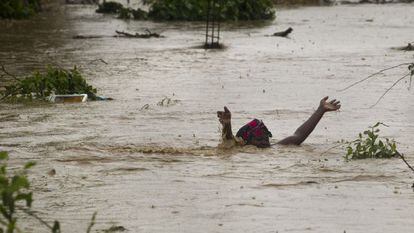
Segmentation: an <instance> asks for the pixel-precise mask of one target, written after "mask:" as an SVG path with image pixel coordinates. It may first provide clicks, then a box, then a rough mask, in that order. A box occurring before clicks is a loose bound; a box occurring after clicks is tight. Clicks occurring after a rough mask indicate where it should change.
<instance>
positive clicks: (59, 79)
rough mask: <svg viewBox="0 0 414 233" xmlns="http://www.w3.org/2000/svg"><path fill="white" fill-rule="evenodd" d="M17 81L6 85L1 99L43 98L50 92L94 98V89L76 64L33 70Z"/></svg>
mask: <svg viewBox="0 0 414 233" xmlns="http://www.w3.org/2000/svg"><path fill="white" fill-rule="evenodd" d="M17 80H18V81H17V83H15V84H12V85H9V86H6V87H5V91H4V93H3V98H2V99H6V100H7V99H9V100H13V99H16V98H23V99H29V100H32V99H33V98H35V99H40V100H45V99H46V98H47V97H48V96H50V95H51V94H53V93H54V94H58V95H59V94H88V98H90V99H92V100H94V99H96V89H95V88H94V87H92V86H91V85H89V84H88V83H87V82H86V80H85V79H84V78H83V77H82V75H81V73H80V72H79V70H78V69H77V68H76V66H75V67H74V68H73V69H72V70H65V69H62V68H55V67H51V66H49V67H48V68H47V70H46V72H45V73H40V72H34V73H33V74H32V75H30V76H27V77H25V78H23V79H17Z"/></svg>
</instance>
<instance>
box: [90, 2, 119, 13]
mask: <svg viewBox="0 0 414 233" xmlns="http://www.w3.org/2000/svg"><path fill="white" fill-rule="evenodd" d="M123 8H124V7H123V6H122V4H121V3H118V2H103V3H102V4H99V5H98V9H97V10H96V12H97V13H106V14H117V13H119V12H120V11H121V10H122V9H123Z"/></svg>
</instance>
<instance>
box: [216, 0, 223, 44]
mask: <svg viewBox="0 0 414 233" xmlns="http://www.w3.org/2000/svg"><path fill="white" fill-rule="evenodd" d="M222 2H223V1H222V0H219V10H218V11H219V14H218V15H219V16H218V18H217V46H218V45H219V43H220V16H221V14H220V13H221V3H222Z"/></svg>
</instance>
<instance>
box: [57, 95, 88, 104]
mask: <svg viewBox="0 0 414 233" xmlns="http://www.w3.org/2000/svg"><path fill="white" fill-rule="evenodd" d="M86 100H88V95H87V94H72V95H51V96H49V101H50V102H53V103H82V102H86Z"/></svg>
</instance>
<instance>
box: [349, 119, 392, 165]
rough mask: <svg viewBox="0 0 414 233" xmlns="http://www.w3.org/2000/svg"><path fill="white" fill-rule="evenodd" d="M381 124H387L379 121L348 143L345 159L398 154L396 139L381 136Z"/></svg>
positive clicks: (385, 156) (387, 156)
mask: <svg viewBox="0 0 414 233" xmlns="http://www.w3.org/2000/svg"><path fill="white" fill-rule="evenodd" d="M381 125H382V126H387V125H385V124H383V123H381V122H377V123H376V124H375V125H373V126H370V127H369V128H368V130H366V131H364V132H363V133H359V135H358V139H356V140H354V141H352V142H350V143H349V144H348V146H347V153H346V156H345V159H346V160H350V159H367V158H392V157H395V156H397V155H398V151H397V146H396V144H395V141H394V140H393V139H389V138H380V137H379V132H380V129H379V126H381Z"/></svg>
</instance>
